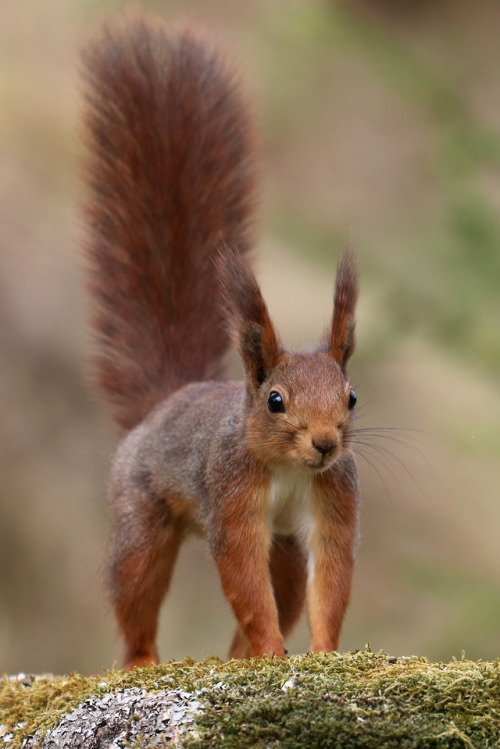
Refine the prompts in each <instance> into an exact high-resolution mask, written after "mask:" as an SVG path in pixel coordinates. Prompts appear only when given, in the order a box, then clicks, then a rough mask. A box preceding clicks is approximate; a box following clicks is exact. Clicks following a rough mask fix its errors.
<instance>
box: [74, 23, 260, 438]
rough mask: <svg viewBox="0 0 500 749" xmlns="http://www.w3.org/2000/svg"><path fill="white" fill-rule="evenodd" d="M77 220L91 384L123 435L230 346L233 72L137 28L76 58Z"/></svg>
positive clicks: (237, 146)
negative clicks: (80, 112) (83, 192)
mask: <svg viewBox="0 0 500 749" xmlns="http://www.w3.org/2000/svg"><path fill="white" fill-rule="evenodd" d="M84 75H85V84H86V100H85V101H86V109H85V119H84V127H85V138H86V146H87V149H86V157H85V179H86V185H87V190H88V195H87V200H86V205H85V216H86V222H87V226H88V232H87V242H86V248H87V254H88V257H89V263H90V290H91V295H92V299H93V300H94V314H93V320H92V324H93V329H94V331H95V336H96V339H97V353H96V354H95V356H94V366H95V372H96V377H95V380H96V384H97V386H98V388H99V389H100V390H101V391H102V392H103V393H104V395H105V397H106V399H107V400H108V402H109V403H110V405H111V407H112V412H113V415H114V417H115V419H116V421H117V422H118V423H119V424H120V425H121V426H122V427H124V428H125V429H130V428H132V427H133V426H134V425H136V424H137V423H139V422H140V421H142V419H143V418H144V417H145V416H146V414H147V413H149V411H150V410H151V409H152V408H153V406H154V405H155V404H156V403H158V402H159V401H160V400H161V399H163V398H164V397H166V396H167V395H168V394H170V393H171V392H173V391H174V390H176V389H177V388H179V387H181V386H182V385H184V384H186V383H188V382H192V381H198V380H203V379H207V378H214V377H217V376H220V374H221V371H222V358H223V356H224V354H225V352H226V350H227V348H228V345H229V339H228V333H227V326H225V325H223V324H221V323H222V321H221V319H220V311H219V305H218V304H217V296H218V291H217V282H216V279H215V274H214V272H213V267H212V265H213V263H212V256H213V254H214V251H215V250H216V246H217V244H218V242H219V240H221V239H222V240H224V242H225V243H226V244H227V245H229V246H231V247H234V248H237V250H238V251H239V252H241V253H246V252H247V250H248V248H249V245H250V241H251V235H252V231H251V229H252V225H251V224H252V217H253V213H254V203H255V178H256V167H255V134H254V129H253V120H252V118H251V117H250V113H249V111H248V106H247V102H246V100H245V97H244V96H243V95H242V91H241V87H240V84H239V82H238V81H237V79H235V77H234V75H233V74H232V73H231V72H229V71H228V70H227V68H226V66H225V64H224V63H223V61H222V60H221V58H220V57H219V56H218V55H217V54H216V53H214V52H213V51H212V50H211V49H210V47H209V46H208V45H207V44H206V43H205V42H203V41H201V40H200V39H199V37H198V36H197V35H195V34H193V33H192V32H189V31H184V32H182V33H175V34H172V35H169V34H167V33H165V31H164V30H163V29H162V28H161V27H159V26H153V25H149V24H147V23H146V22H145V21H143V20H142V19H141V20H138V19H136V20H133V21H129V22H128V23H127V24H126V25H125V26H123V27H119V28H113V29H106V30H105V31H104V34H103V36H102V37H101V38H100V39H99V40H98V41H97V42H95V43H94V44H92V45H91V46H89V48H88V49H87V50H86V52H85V53H84Z"/></svg>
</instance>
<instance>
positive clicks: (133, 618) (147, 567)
mask: <svg viewBox="0 0 500 749" xmlns="http://www.w3.org/2000/svg"><path fill="white" fill-rule="evenodd" d="M114 505H115V506H114V509H115V518H114V523H113V526H112V531H111V541H110V547H109V552H108V586H109V590H110V593H111V600H112V603H113V606H114V610H115V615H116V619H117V622H118V626H119V629H120V632H121V634H122V637H123V639H124V643H125V652H124V658H123V664H124V667H126V668H133V667H134V666H144V665H145V664H146V665H151V664H154V663H158V650H157V647H156V635H157V630H158V617H159V612H160V606H161V603H162V601H163V598H164V597H165V594H166V593H167V590H168V587H169V585H170V581H171V578H172V572H173V568H174V565H175V561H176V559H177V555H178V551H179V547H180V544H181V541H182V537H183V524H182V523H181V522H180V521H179V519H175V518H173V517H172V513H171V511H170V508H169V507H168V504H167V503H166V502H162V501H160V500H158V499H153V498H152V497H151V496H150V495H149V494H147V493H145V494H139V495H135V496H134V497H133V498H131V497H125V498H124V497H121V498H120V500H119V501H118V502H115V503H114Z"/></svg>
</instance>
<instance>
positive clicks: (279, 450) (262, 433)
mask: <svg viewBox="0 0 500 749" xmlns="http://www.w3.org/2000/svg"><path fill="white" fill-rule="evenodd" d="M354 403H355V396H354V393H353V391H352V390H351V386H350V384H349V382H348V380H347V379H346V377H345V374H344V373H343V371H342V369H341V367H340V366H339V364H338V363H337V362H336V361H335V360H334V359H333V358H332V357H331V356H330V355H329V354H327V353H324V352H322V351H317V352H315V353H312V354H309V353H299V354H282V355H281V357H280V361H279V363H278V364H277V366H276V367H275V368H274V369H273V371H272V372H271V373H270V375H269V377H268V378H267V379H266V381H265V382H264V383H263V384H262V385H261V387H260V388H259V389H258V391H257V392H256V393H253V394H252V403H251V410H250V415H249V418H248V423H247V430H246V440H247V445H248V448H249V449H250V450H251V452H253V453H254V455H256V457H258V458H259V459H260V460H261V461H263V462H264V463H266V464H267V465H269V466H274V465H288V466H292V467H295V468H297V469H299V470H303V471H308V472H313V473H315V472H321V471H324V470H326V469H328V468H329V467H330V466H331V465H332V464H333V463H334V462H335V461H336V460H338V459H339V457H340V456H341V455H342V452H343V450H345V449H346V447H347V446H348V443H349V437H348V429H349V425H350V423H351V417H352V410H353V408H354Z"/></svg>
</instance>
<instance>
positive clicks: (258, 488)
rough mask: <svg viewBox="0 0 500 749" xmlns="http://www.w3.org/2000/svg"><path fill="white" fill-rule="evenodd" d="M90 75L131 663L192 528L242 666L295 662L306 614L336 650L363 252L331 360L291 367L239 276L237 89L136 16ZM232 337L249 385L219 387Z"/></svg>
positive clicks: (89, 206)
mask: <svg viewBox="0 0 500 749" xmlns="http://www.w3.org/2000/svg"><path fill="white" fill-rule="evenodd" d="M85 66H86V82H87V89H86V91H87V98H86V101H87V108H86V114H85V128H86V142H87V148H88V154H87V161H86V179H87V185H88V197H87V201H86V216H87V222H88V227H89V233H88V241H87V249H88V257H89V263H90V291H91V295H92V298H93V299H94V305H95V306H94V316H93V326H94V330H95V333H96V339H97V344H98V353H97V354H96V356H95V358H94V363H95V368H96V382H97V384H98V386H99V388H100V389H101V391H102V392H103V393H104V395H105V397H106V398H107V400H108V402H109V403H110V405H111V408H112V412H113V415H114V417H115V419H116V421H117V422H118V423H119V424H120V425H121V426H122V427H123V428H124V429H125V430H126V431H127V434H126V435H125V437H124V439H123V441H122V443H121V444H120V446H119V448H118V451H117V454H116V457H115V460H114V464H113V469H112V475H111V481H110V487H109V504H110V511H111V516H112V526H111V538H110V544H109V551H108V559H107V571H108V587H109V590H110V595H111V600H112V603H113V606H114V609H115V614H116V618H117V622H118V626H119V628H120V632H121V635H122V637H123V640H124V643H125V653H124V662H125V664H126V665H127V666H128V667H133V666H136V665H142V664H144V663H146V664H149V663H156V662H157V661H158V658H159V656H158V651H157V646H156V632H157V624H158V616H159V610H160V606H161V603H162V600H163V598H164V596H165V594H166V592H167V590H168V587H169V584H170V580H171V577H172V572H173V568H174V565H175V561H176V558H177V553H178V550H179V547H180V544H181V543H182V541H183V539H184V537H185V536H186V535H187V534H188V533H193V532H194V533H202V534H204V535H205V536H206V538H207V541H208V545H209V548H210V550H211V552H212V555H213V557H214V559H215V562H216V564H217V567H218V570H219V573H220V579H221V583H222V587H223V590H224V593H225V595H226V597H227V599H228V601H229V602H230V604H231V606H232V608H233V611H234V614H235V616H236V620H237V628H236V631H235V634H234V637H233V641H232V644H231V649H230V657H248V656H250V655H258V656H264V655H270V656H271V655H279V656H283V655H284V654H285V652H286V651H285V643H284V638H285V637H286V636H287V635H288V634H289V633H290V631H291V630H292V628H293V626H294V624H295V623H296V621H297V619H298V617H299V615H300V613H301V611H302V609H303V606H304V604H305V603H306V602H307V609H308V617H309V623H310V629H311V635H312V644H311V648H312V649H313V650H332V649H336V648H337V647H338V641H339V633H340V628H341V624H342V620H343V617H344V613H345V609H346V607H347V604H348V601H349V595H350V588H351V578H352V567H353V549H354V543H355V535H356V523H357V480H356V466H355V462H354V458H353V455H352V453H351V451H350V448H349V442H350V439H349V430H350V423H351V410H352V407H353V398H352V396H350V393H351V390H350V384H349V381H348V377H347V363H348V360H349V358H350V356H351V354H352V352H353V350H354V343H355V341H354V308H355V304H356V299H357V294H358V283H357V272H356V265H355V262H354V259H353V256H352V254H351V253H346V254H345V255H344V256H343V258H342V259H341V261H340V263H339V267H338V271H337V279H336V286H335V298H334V312H333V319H332V325H331V329H330V331H329V334H328V336H327V337H326V339H325V342H324V344H323V345H322V346H320V347H318V349H317V350H316V351H313V352H312V353H291V352H287V351H285V350H284V348H283V347H282V345H281V343H280V341H279V338H278V335H277V333H276V331H275V329H274V326H273V324H272V322H271V319H270V316H269V313H268V311H267V307H266V305H265V302H264V300H263V298H262V295H261V292H260V289H259V287H258V284H257V281H256V279H255V277H254V275H253V273H252V271H251V269H250V267H249V265H248V263H247V262H246V260H245V254H246V253H247V250H248V249H249V246H250V239H251V232H250V226H251V221H252V218H253V209H254V202H255V201H254V190H255V172H256V168H255V163H256V156H255V135H254V129H253V125H252V119H251V117H250V115H249V112H248V107H247V105H246V103H245V98H244V97H243V96H242V94H241V90H240V85H239V84H237V83H236V81H235V79H234V76H233V74H232V73H230V72H229V71H228V70H227V68H226V66H225V64H224V63H223V62H222V61H221V59H220V57H219V56H218V55H217V54H215V53H213V52H211V51H210V48H209V46H207V44H206V43H205V42H203V41H201V40H200V39H198V38H197V37H195V36H194V35H193V34H191V33H190V32H182V33H178V34H173V35H168V34H166V33H165V32H164V31H163V30H162V29H161V28H160V27H157V26H150V25H148V24H146V23H145V22H144V21H142V20H140V19H138V20H135V21H131V22H129V23H128V24H126V25H125V26H124V27H122V28H118V29H114V30H108V31H106V32H105V33H104V35H103V36H102V38H101V39H100V40H99V41H98V42H96V43H95V44H93V45H92V46H91V47H89V50H88V51H87V53H86V55H85ZM223 323H224V324H223ZM231 339H232V340H233V342H234V343H235V345H236V347H237V349H238V351H239V353H240V355H241V358H242V361H243V364H244V367H245V372H246V382H245V383H237V382H220V381H217V378H219V377H220V376H221V374H222V372H223V366H222V359H223V355H224V354H225V352H226V350H227V348H228V345H229V341H230V340H231ZM276 394H277V395H278V398H280V399H281V401H280V406H279V407H278V408H275V406H273V405H272V401H273V403H274V402H275V400H273V399H275V397H276Z"/></svg>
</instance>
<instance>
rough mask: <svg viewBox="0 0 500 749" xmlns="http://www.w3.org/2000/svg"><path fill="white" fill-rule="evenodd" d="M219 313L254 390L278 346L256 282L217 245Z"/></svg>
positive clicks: (224, 247) (242, 263) (270, 365)
mask: <svg viewBox="0 0 500 749" xmlns="http://www.w3.org/2000/svg"><path fill="white" fill-rule="evenodd" d="M214 262H215V271H216V274H217V277H218V280H219V288H220V300H221V306H222V313H223V316H224V319H225V320H226V324H227V326H228V329H229V332H230V335H231V338H232V339H233V341H234V343H235V345H236V348H237V349H238V351H239V353H240V356H241V358H242V360H243V365H244V367H245V371H246V373H247V376H248V380H249V385H250V386H251V388H252V389H253V390H257V389H258V388H259V387H260V385H262V383H263V382H264V381H265V380H266V378H267V377H268V375H269V373H270V372H271V370H272V369H273V368H274V367H275V366H276V364H277V363H278V359H279V358H280V356H281V346H280V343H279V339H278V336H277V334H276V331H275V329H274V326H273V324H272V322H271V318H270V316H269V312H268V310H267V307H266V304H265V302H264V299H263V297H262V294H261V291H260V289H259V286H258V284H257V280H256V278H255V276H254V274H253V273H252V271H251V269H250V266H249V265H248V263H247V262H246V260H245V259H244V258H243V257H242V255H241V254H240V253H239V252H237V251H236V250H233V249H231V248H229V247H228V246H227V245H226V244H225V243H223V242H221V243H220V245H219V247H218V249H217V253H216V256H215V261H214Z"/></svg>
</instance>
